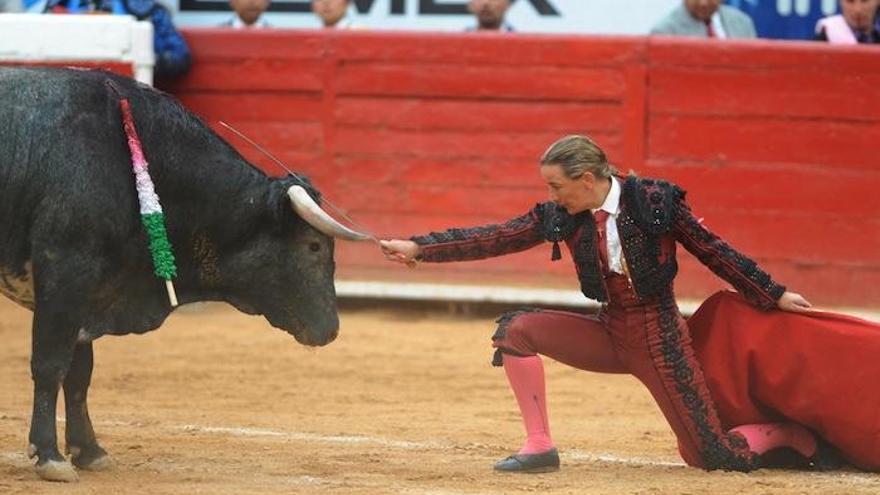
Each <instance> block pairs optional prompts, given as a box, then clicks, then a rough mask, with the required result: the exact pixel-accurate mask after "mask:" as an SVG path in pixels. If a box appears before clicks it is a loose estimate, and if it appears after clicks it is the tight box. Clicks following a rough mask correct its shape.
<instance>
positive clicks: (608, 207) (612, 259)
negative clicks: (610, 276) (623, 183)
mask: <svg viewBox="0 0 880 495" xmlns="http://www.w3.org/2000/svg"><path fill="white" fill-rule="evenodd" d="M620 191H621V187H620V181H619V180H617V178H616V177H611V189H609V190H608V195H607V196H605V202H604V203H602V206H600V207H598V208H596V209H593V210H590V211H591V212H593V213H596V212H597V211H599V210H603V211H606V212H608V219H607V220H605V240H606V242H607V247H608V269H609V270H611V271H612V272H614V273H620V274H621V275H622V274H623V262H622V261H621V259H622V256H623V248H621V246H620V235H619V234H618V233H617V215H618V214H619V213H620Z"/></svg>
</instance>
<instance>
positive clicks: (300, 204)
mask: <svg viewBox="0 0 880 495" xmlns="http://www.w3.org/2000/svg"><path fill="white" fill-rule="evenodd" d="M287 197H289V198H290V204H291V205H292V206H293V211H295V212H296V214H297V215H299V216H300V218H302V219H303V220H305V221H306V222H308V224H309V225H311V226H312V227H314V228H316V229H318V231H319V232H322V233H324V234H327V235H329V236H331V237H336V238H338V239H345V240H346V241H366V240H369V239H372V237H370V236H369V235H367V234H362V233H360V232H355V231H354V230H351V229H350V228H348V227H346V226H345V225H342V224H341V223H339V222H337V221H336V220H334V219H333V218H331V217H330V215H328V214H327V212H325V211H324V210H322V209H321V207H320V206H318V203H315V200H314V199H312V197H311V196H309V193H308V192H306V190H305V189H304V188H303V187H302V186H290V189H288V190H287Z"/></svg>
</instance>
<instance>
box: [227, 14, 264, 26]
mask: <svg viewBox="0 0 880 495" xmlns="http://www.w3.org/2000/svg"><path fill="white" fill-rule="evenodd" d="M229 26H230V27H232V28H234V29H262V28H267V27H269V23H268V22H266V19H265V18H264V17H263V16H260V17H257V20H256V21H254V23H253V24H251V25H250V26H248V25H247V24H245V23H244V22H242V20H241V17H238V16H237V15H236V16H233V17H232V19H231V20H230V21H229Z"/></svg>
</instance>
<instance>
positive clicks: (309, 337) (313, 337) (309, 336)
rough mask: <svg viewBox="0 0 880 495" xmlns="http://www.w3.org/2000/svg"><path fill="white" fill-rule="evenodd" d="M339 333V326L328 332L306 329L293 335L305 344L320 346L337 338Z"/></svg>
mask: <svg viewBox="0 0 880 495" xmlns="http://www.w3.org/2000/svg"><path fill="white" fill-rule="evenodd" d="M338 335H339V327H336V328H334V329H332V330H330V331H327V332H314V331H309V330H306V331H304V332H299V333H296V334H294V335H293V337H294V338H295V339H296V341H297V342H299V343H300V344H303V345H308V346H315V347H320V346H324V345H327V344H329V343H330V342H333V341H334V340H336V336H338Z"/></svg>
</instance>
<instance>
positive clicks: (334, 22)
mask: <svg viewBox="0 0 880 495" xmlns="http://www.w3.org/2000/svg"><path fill="white" fill-rule="evenodd" d="M350 4H351V0H312V12H314V13H315V15H317V16H318V17H319V18H320V19H321V24H323V25H324V27H325V28H329V29H352V28H354V27H355V26H354V24H353V23H352V21H351V16H350V15H348V10H349V7H350Z"/></svg>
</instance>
